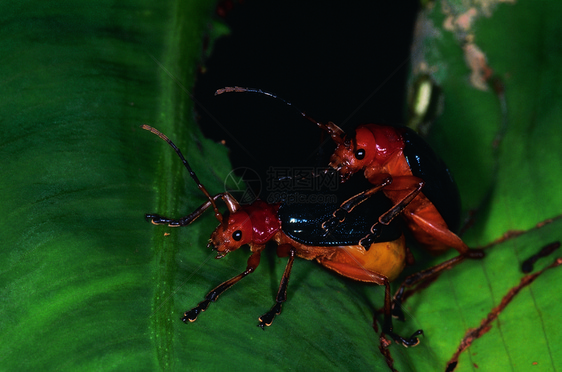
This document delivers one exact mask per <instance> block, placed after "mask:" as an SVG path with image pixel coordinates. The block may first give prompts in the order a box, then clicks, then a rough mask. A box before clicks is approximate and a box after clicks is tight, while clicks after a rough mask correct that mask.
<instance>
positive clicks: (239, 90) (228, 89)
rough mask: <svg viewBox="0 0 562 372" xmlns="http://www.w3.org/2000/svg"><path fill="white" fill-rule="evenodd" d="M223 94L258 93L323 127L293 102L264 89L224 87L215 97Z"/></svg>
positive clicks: (217, 91)
mask: <svg viewBox="0 0 562 372" xmlns="http://www.w3.org/2000/svg"><path fill="white" fill-rule="evenodd" d="M223 93H258V94H263V95H264V96H268V97H272V98H275V99H277V100H279V101H281V102H283V103H284V104H286V105H287V106H291V107H293V108H294V109H295V110H297V111H298V113H299V114H300V115H301V116H302V117H304V118H306V119H308V120H310V121H311V122H313V123H314V124H316V125H319V126H320V125H321V123H318V121H316V120H314V119H313V118H311V117H310V116H308V115H307V114H306V113H305V112H304V111H302V110H301V109H299V108H298V107H297V106H295V105H294V104H293V103H292V102H289V101H287V100H286V99H283V98H281V97H279V96H278V95H277V94H275V93H272V92H268V91H266V90H262V89H259V88H243V87H236V86H235V87H224V88H220V89H217V90H216V91H215V96H218V95H219V94H223Z"/></svg>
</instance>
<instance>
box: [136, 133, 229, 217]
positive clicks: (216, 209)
mask: <svg viewBox="0 0 562 372" xmlns="http://www.w3.org/2000/svg"><path fill="white" fill-rule="evenodd" d="M141 128H142V129H144V130H148V131H150V132H152V133H154V134H156V135H157V136H158V137H160V138H162V139H163V140H164V141H166V142H167V143H168V145H170V146H171V147H172V148H173V149H174V151H175V152H176V154H178V156H179V157H180V159H181V161H182V162H183V165H185V167H186V168H187V171H188V172H189V175H190V176H191V178H193V180H194V181H195V183H196V184H197V187H198V188H199V190H201V191H202V192H203V194H205V196H206V197H207V199H209V201H210V202H211V205H212V206H213V210H214V211H215V217H216V218H217V220H219V222H222V214H221V213H220V212H219V209H218V208H217V205H216V203H215V200H214V199H213V197H212V196H211V195H210V194H209V192H208V191H207V189H205V186H203V184H202V183H201V181H199V178H197V175H196V174H195V172H194V171H193V169H191V166H190V165H189V163H188V162H187V160H185V158H184V157H183V154H182V153H181V151H180V149H178V147H177V146H176V145H175V144H174V143H173V142H172V140H170V139H169V138H168V137H166V135H165V134H163V133H161V132H160V131H158V129H156V128H153V127H151V126H150V125H146V124H143V125H142V126H141Z"/></svg>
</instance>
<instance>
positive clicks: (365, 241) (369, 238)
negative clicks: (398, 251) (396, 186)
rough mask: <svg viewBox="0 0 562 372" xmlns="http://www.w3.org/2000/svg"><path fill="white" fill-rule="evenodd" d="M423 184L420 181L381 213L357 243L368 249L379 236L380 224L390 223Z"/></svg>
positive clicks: (414, 196) (418, 191)
mask: <svg viewBox="0 0 562 372" xmlns="http://www.w3.org/2000/svg"><path fill="white" fill-rule="evenodd" d="M423 185H424V183H423V181H420V183H419V185H418V187H417V188H416V189H415V190H413V191H412V192H411V193H409V194H408V195H406V196H405V197H404V198H403V199H402V200H400V201H399V202H398V203H397V204H396V205H394V206H393V207H392V208H390V209H389V210H388V211H386V212H385V213H384V214H382V215H381V216H380V217H379V220H378V221H377V222H376V223H375V224H374V225H373V226H371V232H370V233H369V235H366V236H365V237H363V238H362V239H361V240H360V241H359V244H361V245H362V246H363V247H365V248H366V249H368V248H369V247H370V246H371V244H373V243H374V242H375V241H376V240H377V238H378V237H379V236H380V234H381V230H380V229H381V228H382V226H381V225H388V224H390V222H392V220H393V219H395V218H396V216H398V215H399V214H400V213H402V211H403V210H404V209H406V207H407V206H408V204H410V203H411V202H412V200H414V199H415V198H416V196H418V194H419V193H420V192H421V189H422V187H423Z"/></svg>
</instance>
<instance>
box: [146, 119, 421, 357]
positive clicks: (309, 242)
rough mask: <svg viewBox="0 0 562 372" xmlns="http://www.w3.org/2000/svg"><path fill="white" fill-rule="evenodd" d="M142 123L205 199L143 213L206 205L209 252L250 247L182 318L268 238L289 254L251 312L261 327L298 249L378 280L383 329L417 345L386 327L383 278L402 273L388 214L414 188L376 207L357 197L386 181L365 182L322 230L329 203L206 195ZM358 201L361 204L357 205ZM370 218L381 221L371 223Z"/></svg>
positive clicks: (398, 232)
mask: <svg viewBox="0 0 562 372" xmlns="http://www.w3.org/2000/svg"><path fill="white" fill-rule="evenodd" d="M142 128H143V129H146V130H149V131H151V132H152V133H154V134H156V135H158V136H159V137H160V138H162V139H163V140H165V141H166V142H167V143H168V144H169V145H170V146H172V147H173V148H174V150H175V151H176V153H177V154H178V156H179V157H180V158H181V160H182V161H183V163H184V165H185V166H186V168H187V170H188V171H189V173H190V175H191V177H192V178H193V179H194V181H195V182H196V183H197V186H198V188H199V189H200V190H201V191H202V192H203V193H204V194H205V196H206V197H207V199H208V200H207V201H206V202H205V203H203V204H202V205H201V206H200V207H199V208H197V209H196V210H195V211H194V212H193V213H191V214H189V215H187V216H185V217H183V218H180V219H170V218H167V217H162V216H159V215H157V214H147V215H146V219H147V220H148V221H150V222H152V223H153V224H155V225H162V224H163V225H168V226H172V227H178V226H187V225H189V224H191V223H192V222H193V221H194V220H196V219H197V218H198V217H199V216H201V215H202V214H203V213H204V212H205V211H206V210H207V209H208V208H210V207H212V208H213V210H214V212H215V216H216V218H217V219H218V221H219V222H220V224H219V226H218V227H217V228H216V230H215V231H214V232H213V233H212V234H211V238H210V240H209V244H208V246H211V247H213V248H214V249H215V250H216V251H217V256H216V258H222V257H224V256H225V255H226V254H228V253H230V252H232V251H235V250H237V249H238V248H240V247H242V246H243V245H248V246H249V247H250V251H251V255H250V257H249V259H248V264H247V267H246V269H245V270H244V271H243V272H242V273H240V274H239V275H237V276H235V277H233V278H231V279H229V280H227V281H225V282H223V283H221V284H220V285H218V286H217V287H215V288H214V289H213V290H211V291H210V292H209V293H208V294H207V295H206V296H205V299H204V300H203V301H202V302H200V303H199V304H198V305H197V306H196V307H194V308H193V309H191V310H189V311H187V312H185V314H184V316H183V317H182V320H183V321H184V322H187V321H190V322H193V321H195V320H196V319H197V316H198V315H199V314H200V313H201V312H202V311H205V310H206V309H207V308H208V306H209V304H210V303H211V302H214V301H216V300H217V299H218V297H219V296H220V295H221V294H222V293H223V292H224V291H226V290H227V289H229V288H230V287H232V286H233V285H234V284H236V283H237V282H238V281H239V280H240V279H242V278H244V277H245V276H246V275H248V274H250V273H252V272H254V271H255V270H256V268H257V267H258V265H259V263H260V257H261V252H262V251H263V249H264V248H265V246H266V243H268V242H270V241H275V242H276V243H277V254H278V256H279V257H286V256H288V257H289V261H288V262H287V266H286V268H285V271H284V273H283V277H282V278H281V283H280V286H279V291H278V293H277V296H276V302H275V305H273V307H272V308H271V309H270V310H269V311H268V312H266V313H265V314H263V315H262V316H261V317H260V318H259V321H260V322H259V324H258V325H259V326H260V327H262V328H264V326H269V325H270V324H271V323H272V322H273V319H274V318H275V316H276V315H279V314H280V313H281V308H282V305H283V303H284V302H285V300H286V299H287V286H288V282H289V276H290V273H291V268H292V266H293V261H294V259H295V257H297V256H298V257H301V258H304V259H306V260H316V261H318V262H319V263H320V264H321V265H323V266H324V267H326V268H328V269H330V270H333V271H335V272H337V273H339V274H341V275H343V276H345V277H348V278H351V279H354V280H357V281H362V282H368V283H376V284H378V285H384V286H385V303H384V322H383V332H384V333H385V334H388V335H389V336H391V337H392V338H393V339H394V340H396V341H397V342H399V343H402V344H403V345H404V346H414V345H417V344H418V342H419V340H418V338H417V337H416V336H418V335H420V334H422V331H421V330H418V331H416V332H415V333H414V334H413V335H412V336H411V337H409V338H403V337H401V336H399V335H398V334H396V333H394V332H393V328H392V316H391V306H392V296H391V293H390V284H389V283H390V282H391V281H392V280H394V279H396V277H397V276H398V275H399V274H400V273H401V272H402V270H403V268H404V265H405V262H406V255H407V251H406V246H405V240H404V235H403V234H402V229H401V228H400V225H396V224H395V223H394V222H393V221H392V220H393V219H394V217H396V216H397V215H398V214H400V213H401V211H402V210H403V209H404V208H406V207H407V205H408V204H409V203H410V202H411V201H412V200H413V199H414V198H415V194H410V195H409V196H408V197H406V198H405V199H403V200H402V201H401V202H400V203H399V204H398V205H397V206H392V203H390V202H388V200H386V199H385V198H383V199H384V200H383V202H384V201H386V202H387V203H388V205H385V204H384V203H383V204H382V205H381V203H379V202H378V201H377V204H375V205H376V206H377V207H373V205H372V203H371V204H370V205H367V203H364V202H366V201H367V200H368V199H370V198H371V197H373V196H375V195H380V193H378V191H379V189H380V188H382V187H384V186H385V185H387V184H388V183H389V182H390V179H389V180H387V181H386V182H385V181H383V182H382V183H381V186H380V187H379V188H373V189H372V190H368V191H366V192H363V193H361V194H359V195H358V196H354V197H353V198H351V199H349V200H347V201H346V202H344V203H343V204H342V206H341V208H344V209H345V211H346V212H351V211H352V210H353V211H354V212H353V214H351V213H348V214H349V215H348V216H347V217H348V218H347V219H345V221H344V219H341V220H340V221H339V222H340V224H339V225H338V226H336V227H334V229H332V231H331V234H329V235H328V236H327V235H325V234H323V232H324V231H323V230H322V226H321V225H322V224H323V222H325V221H327V220H330V219H331V218H332V216H333V211H334V209H337V208H338V206H339V205H332V206H330V205H306V206H304V207H302V206H299V205H294V204H291V205H287V204H283V203H275V204H268V203H266V202H264V201H261V200H257V201H255V202H253V203H252V204H249V205H240V204H238V202H237V201H236V200H235V199H234V197H232V195H231V194H229V193H228V192H224V193H220V194H217V195H214V196H211V195H210V194H209V193H208V192H207V190H206V189H205V187H204V186H203V185H202V184H201V182H200V181H199V179H198V178H197V176H196V175H195V173H194V172H193V170H192V169H191V167H190V165H189V163H188V162H187V161H186V160H185V158H184V157H183V155H182V154H181V152H180V150H179V149H178V148H177V147H176V146H175V145H174V144H173V143H172V141H170V140H169V139H168V138H167V137H166V136H165V135H164V134H162V133H160V132H159V131H158V130H156V129H154V128H152V127H150V126H148V125H143V126H142ZM218 199H222V200H223V201H224V203H225V204H226V206H227V208H228V212H227V213H225V214H224V215H223V214H221V213H220V212H219V210H218V207H217V205H216V202H217V200H218ZM362 207H365V208H363V210H362V211H361V212H358V210H360V209H361V208H362ZM388 208H390V209H388ZM377 220H380V221H382V222H384V224H381V223H379V222H376V221H377ZM373 224H374V225H373ZM359 241H362V242H361V243H359ZM366 242H368V243H366Z"/></svg>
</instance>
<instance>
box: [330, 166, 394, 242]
mask: <svg viewBox="0 0 562 372" xmlns="http://www.w3.org/2000/svg"><path fill="white" fill-rule="evenodd" d="M391 183H392V177H390V176H387V177H384V178H383V179H382V180H381V181H380V183H379V184H377V186H375V187H373V188H371V189H369V190H366V191H363V192H360V193H359V194H357V195H354V196H352V197H351V198H349V199H347V200H346V201H344V202H343V203H342V204H341V205H340V207H339V208H338V209H336V210H335V211H334V212H333V213H332V217H331V218H330V219H328V220H326V221H324V222H323V223H322V229H324V231H326V234H328V233H329V232H330V229H333V228H335V227H336V226H338V225H339V224H340V223H342V222H343V221H345V219H346V218H347V215H348V214H349V213H351V211H352V210H353V209H354V208H355V207H357V206H358V205H359V204H361V203H363V202H364V201H366V200H368V199H369V198H370V197H371V196H373V195H375V194H376V193H377V192H379V191H380V190H381V189H382V188H383V187H385V186H388V185H390V184H391Z"/></svg>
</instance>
